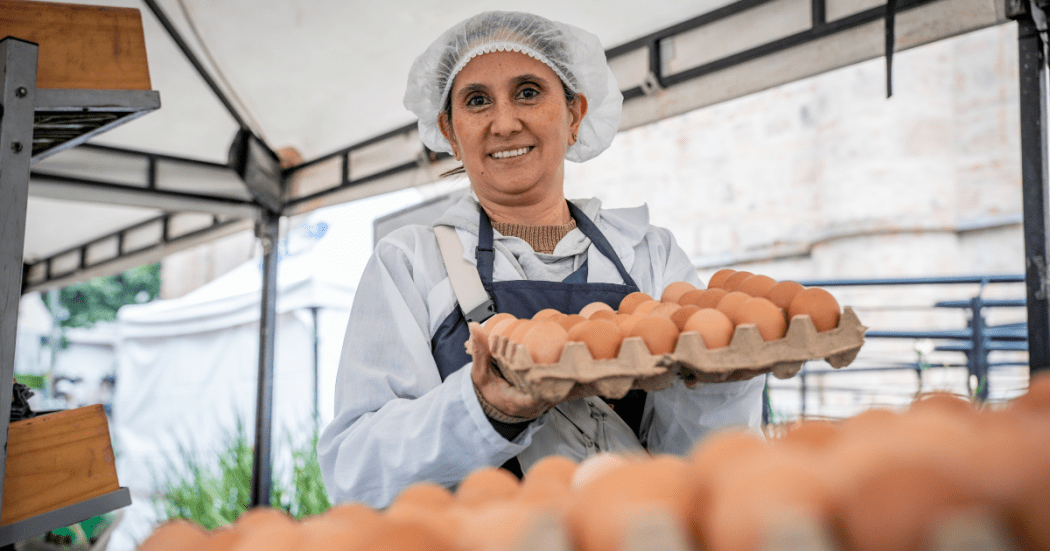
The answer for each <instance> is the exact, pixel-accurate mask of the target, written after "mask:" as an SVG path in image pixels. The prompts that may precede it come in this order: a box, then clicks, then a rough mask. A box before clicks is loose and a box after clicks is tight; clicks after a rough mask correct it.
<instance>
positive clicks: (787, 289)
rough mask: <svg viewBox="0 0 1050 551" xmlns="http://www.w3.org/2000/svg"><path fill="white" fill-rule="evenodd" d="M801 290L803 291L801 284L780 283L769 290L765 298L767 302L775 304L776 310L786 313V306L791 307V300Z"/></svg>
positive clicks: (793, 282) (792, 282)
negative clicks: (782, 310)
mask: <svg viewBox="0 0 1050 551" xmlns="http://www.w3.org/2000/svg"><path fill="white" fill-rule="evenodd" d="M802 289H805V287H803V286H802V284H801V283H797V282H795V281H781V282H778V283H777V284H776V285H774V286H773V287H772V288H770V289H769V292H768V293H766V298H768V299H769V302H772V303H773V304H776V305H777V307H778V308H782V309H784V310H785V311H787V309H788V306H790V305H791V299H793V298H795V295H797V294H798V292H799V291H801V290H802Z"/></svg>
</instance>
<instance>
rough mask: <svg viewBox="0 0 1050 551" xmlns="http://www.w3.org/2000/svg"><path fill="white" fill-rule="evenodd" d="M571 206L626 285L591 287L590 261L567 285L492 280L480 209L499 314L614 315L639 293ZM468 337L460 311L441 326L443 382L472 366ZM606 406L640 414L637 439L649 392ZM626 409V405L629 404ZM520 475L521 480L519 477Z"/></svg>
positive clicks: (488, 234) (486, 268)
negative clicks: (596, 305)
mask: <svg viewBox="0 0 1050 551" xmlns="http://www.w3.org/2000/svg"><path fill="white" fill-rule="evenodd" d="M566 203H567V204H568V206H569V213H570V214H571V215H572V217H573V218H574V219H575V220H576V227H578V228H579V229H580V231H582V232H583V235H585V236H587V238H589V239H590V240H591V242H592V243H593V244H594V246H595V247H596V248H597V249H598V251H599V252H600V253H602V254H603V255H604V256H605V257H606V258H608V259H609V260H610V261H611V262H612V263H613V264H614V265H615V266H616V270H617V271H618V272H620V277H621V278H622V279H623V283H622V284H619V283H587V261H586V260H585V261H584V263H583V265H582V266H581V267H580V268H579V269H578V270H576V271H575V272H573V273H572V274H570V275H569V277H567V278H565V279H564V280H562V281H529V280H517V281H495V282H494V281H492V269H493V264H494V262H495V250H494V249H493V246H492V223H491V221H490V220H489V217H488V214H486V213H485V210H484V209H482V208H480V206H479V208H478V211H479V213H480V216H479V223H478V247H477V250H476V252H475V254H476V257H477V261H478V275H480V276H481V283H482V285H484V287H485V290H486V291H488V293H489V296H490V297H491V298H492V301H493V302H494V303H495V307H496V312H506V313H509V314H513V315H514V317H517V318H519V319H520V318H531V317H532V316H534V315H536V312H539V311H540V310H543V309H545V308H553V309H555V310H558V311H559V312H562V313H565V314H575V313H579V311H580V310H582V309H583V307H584V306H587V305H588V304H590V303H592V302H604V303H605V304H608V305H609V306H611V307H612V308H613V309H614V310H615V309H616V308H618V307H619V306H620V301H622V300H623V298H624V297H625V296H627V295H629V294H631V293H633V292H636V291H638V286H637V285H635V283H634V279H632V278H631V275H630V274H629V273H627V270H626V269H625V268H624V267H623V263H621V262H620V259H619V257H617V256H616V252H615V251H614V250H613V248H612V245H611V244H609V241H608V240H607V239H605V236H604V235H602V232H601V230H599V229H598V227H597V226H596V225H595V224H594V222H592V221H591V219H590V218H587V215H586V214H584V213H583V211H581V210H580V209H579V208H578V207H577V206H576V205H574V204H572V203H571V202H568V201H566ZM469 338H470V332H469V330H468V328H467V321H466V318H464V316H463V312H462V311H461V310H460V309H459V308H455V309H454V310H453V311H452V313H451V314H449V315H448V317H447V318H445V320H444V321H442V322H441V325H440V326H439V327H438V329H437V331H436V332H435V333H434V337H433V338H432V339H431V351H432V352H433V354H434V360H435V361H436V362H437V366H438V372H439V373H440V374H441V380H442V381H444V380H445V378H446V377H448V376H449V375H451V374H452V373H454V372H456V371H458V370H459V369H461V368H463V366H464V365H468V364H470V362H471V358H470V355H469V354H467V352H466V349H465V347H464V346H463V344H464V343H465V342H467V340H468V339H469ZM639 400H640V401H639ZM607 401H608V402H610V403H613V404H614V411H616V412H617V413H619V414H620V415H621V416H625V414H626V413H627V411H626V410H628V409H630V410H631V411H632V412H633V413H636V414H637V415H636V416H637V422H635V423H633V424H632V421H635V420H634V419H631V420H628V419H626V417H625V419H624V420H625V421H627V423H628V425H630V426H631V428H633V429H634V431H635V433H636V434H637V433H638V426H637V425H638V423H640V420H641V406H642V405H644V403H645V393H644V392H643V391H640V390H638V391H631V392H630V393H629V394H628V396H625V397H624V398H621V399H620V400H607ZM617 402H629V403H630V404H631V405H632V407H630V408H626V407H617V406H616V405H615V404H616V403H617ZM623 405H624V406H626V405H627V403H624V404H623ZM632 417H635V415H632ZM511 470H512V471H513V469H511ZM517 474H519V476H520V473H517Z"/></svg>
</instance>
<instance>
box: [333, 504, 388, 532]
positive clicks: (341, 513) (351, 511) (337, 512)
mask: <svg viewBox="0 0 1050 551" xmlns="http://www.w3.org/2000/svg"><path fill="white" fill-rule="evenodd" d="M319 516H320V517H323V518H325V519H327V520H330V521H332V522H334V523H336V524H339V525H342V526H348V527H354V526H357V525H359V524H368V523H370V522H375V521H377V520H378V519H379V513H378V512H376V510H375V509H373V508H371V507H369V506H367V505H364V504H363V503H344V504H340V505H333V506H332V507H331V508H330V509H328V510H327V511H325V512H324V513H321V514H320V515H319Z"/></svg>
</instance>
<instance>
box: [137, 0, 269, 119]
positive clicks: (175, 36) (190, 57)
mask: <svg viewBox="0 0 1050 551" xmlns="http://www.w3.org/2000/svg"><path fill="white" fill-rule="evenodd" d="M143 1H144V2H145V3H146V6H148V7H149V10H150V11H151V12H153V16H154V17H156V18H157V21H158V22H159V23H160V24H161V26H162V27H164V30H165V31H167V32H168V36H170V37H171V39H172V40H173V41H174V42H175V45H176V46H178V47H179V50H181V51H182V55H184V56H186V60H187V61H189V62H190V64H191V65H193V68H194V69H196V70H197V74H199V75H200V76H201V78H202V79H204V82H205V83H206V84H207V85H208V88H210V89H211V91H212V93H213V94H215V97H216V98H218V100H219V101H220V102H221V103H222V105H223V107H225V108H226V110H227V111H228V112H229V113H230V116H231V117H233V120H235V121H237V125H238V126H240V127H241V128H250V127H249V126H248V124H247V123H245V122H244V119H243V118H242V117H241V114H240V113H238V112H237V109H236V108H235V107H234V106H233V103H231V102H230V99H229V98H227V97H226V94H225V93H224V92H223V91H222V88H219V85H218V83H216V82H215V79H213V78H212V77H211V75H210V74H209V73H208V70H207V69H205V68H204V65H203V64H201V62H200V60H199V59H197V56H196V54H194V53H193V50H192V49H190V46H189V44H187V43H186V41H185V40H183V38H182V35H180V34H179V31H178V29H176V28H175V25H173V24H172V22H171V20H170V19H168V15H167V14H165V13H164V10H162V9H161V8H160V6H159V5H158V4H157V2H156V1H155V0H143Z"/></svg>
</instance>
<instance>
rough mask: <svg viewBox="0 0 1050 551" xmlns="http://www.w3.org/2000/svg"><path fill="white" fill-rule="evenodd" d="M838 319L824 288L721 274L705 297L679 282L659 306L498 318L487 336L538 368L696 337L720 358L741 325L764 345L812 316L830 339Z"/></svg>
mask: <svg viewBox="0 0 1050 551" xmlns="http://www.w3.org/2000/svg"><path fill="white" fill-rule="evenodd" d="M840 314H841V310H840V308H839V304H838V301H837V300H835V297H833V296H832V295H831V293H829V292H827V291H826V290H824V289H821V288H819V287H810V288H805V287H803V286H802V285H801V284H799V283H797V282H794V281H781V282H777V281H775V280H773V279H772V278H770V277H768V276H764V275H755V274H751V273H750V272H736V271H733V270H728V269H727V270H721V271H719V272H716V273H715V274H714V275H713V276H712V277H711V281H710V283H709V285H708V288H707V289H697V288H696V287H695V286H694V285H692V284H691V283H689V282H685V281H678V282H674V283H671V284H670V285H668V286H667V287H665V288H664V291H663V294H662V295H661V296H660V299H659V300H656V299H654V298H653V297H651V296H649V295H648V294H646V293H642V292H635V293H631V294H629V295H627V296H626V297H624V299H623V300H622V301H621V302H620V305H619V308H618V310H613V309H612V307H610V306H609V305H608V304H605V303H603V302H594V303H591V304H588V305H587V306H585V307H584V308H583V309H582V310H581V311H580V312H579V313H578V314H564V313H562V312H559V311H557V310H554V309H545V310H541V311H539V312H537V313H536V315H534V316H533V317H532V318H531V319H517V318H515V317H514V316H513V315H511V314H507V313H500V314H496V315H495V316H493V317H491V318H489V319H488V320H487V321H486V322H485V324H484V326H483V330H484V332H485V334H487V338H488V341H489V344H490V347H492V345H493V344H494V342H493V339H494V338H495V337H497V336H503V337H506V338H507V339H508V340H510V341H511V342H513V343H516V344H520V345H524V346H525V347H526V348H527V349H528V351H529V354H530V355H531V356H532V361H533V362H534V363H537V364H552V363H556V362H558V360H559V359H560V357H561V351H562V349H563V348H564V346H565V344H566V343H569V342H581V343H584V344H585V345H586V346H587V349H588V350H589V351H590V354H591V356H592V357H593V358H594V359H598V360H602V359H612V358H615V357H616V356H617V354H618V353H619V350H620V345H621V344H622V342H623V339H625V338H630V337H640V338H641V339H642V340H643V341H644V342H645V344H646V346H647V347H648V349H649V352H650V353H651V354H654V355H659V354H669V353H671V352H673V351H674V348H675V344H676V343H677V341H678V336H679V335H680V334H681V333H684V332H696V333H698V334H699V335H700V337H701V339H702V340H703V341H704V346H705V347H706V348H707V349H708V350H715V349H718V348H723V347H725V346H728V345H729V342H730V340H731V339H732V337H733V331H734V329H735V327H736V326H738V325H743V324H754V325H755V326H756V328H757V329H758V331H759V334H760V335H762V339H763V340H764V341H773V340H777V339H780V338H782V337H783V336H784V334H785V332H786V331H787V325H788V321H789V320H790V319H791V318H793V317H795V316H798V315H807V316H809V317H810V319H811V320H813V324H814V326H815V327H816V329H817V330H818V331H827V330H830V329H834V328H835V327H837V326H838V322H839V316H840Z"/></svg>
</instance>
